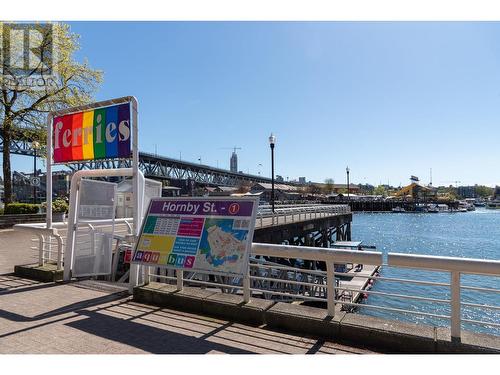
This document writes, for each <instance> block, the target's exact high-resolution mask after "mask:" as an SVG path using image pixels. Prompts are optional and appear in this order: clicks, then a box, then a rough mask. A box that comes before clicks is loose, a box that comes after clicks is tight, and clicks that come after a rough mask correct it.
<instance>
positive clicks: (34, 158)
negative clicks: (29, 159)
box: [31, 141, 40, 204]
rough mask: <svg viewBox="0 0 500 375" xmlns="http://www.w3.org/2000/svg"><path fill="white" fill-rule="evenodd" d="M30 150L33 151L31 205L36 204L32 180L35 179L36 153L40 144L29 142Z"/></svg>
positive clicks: (34, 186)
mask: <svg viewBox="0 0 500 375" xmlns="http://www.w3.org/2000/svg"><path fill="white" fill-rule="evenodd" d="M31 148H32V149H33V204H36V184H35V181H34V179H35V178H36V157H37V155H36V151H37V150H38V149H39V148H40V143H38V142H37V141H33V142H31Z"/></svg>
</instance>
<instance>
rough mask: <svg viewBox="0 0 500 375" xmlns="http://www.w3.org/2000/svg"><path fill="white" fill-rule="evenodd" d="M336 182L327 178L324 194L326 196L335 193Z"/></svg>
mask: <svg viewBox="0 0 500 375" xmlns="http://www.w3.org/2000/svg"><path fill="white" fill-rule="evenodd" d="M334 183H335V181H334V180H333V178H327V179H325V185H324V186H323V193H324V194H331V193H333V184H334Z"/></svg>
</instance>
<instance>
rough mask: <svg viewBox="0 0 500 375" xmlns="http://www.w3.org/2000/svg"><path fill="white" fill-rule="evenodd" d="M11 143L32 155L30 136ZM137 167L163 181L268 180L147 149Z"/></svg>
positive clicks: (83, 165) (102, 165)
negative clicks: (163, 154)
mask: <svg viewBox="0 0 500 375" xmlns="http://www.w3.org/2000/svg"><path fill="white" fill-rule="evenodd" d="M15 138H16V139H15V140H13V141H11V143H10V152H11V154H15V155H24V156H34V150H33V148H32V147H31V142H32V139H30V138H29V137H28V136H21V135H20V136H17V137H15ZM0 151H3V138H2V137H1V136H0ZM131 163H132V161H131V160H126V159H116V160H94V161H88V162H87V161H85V162H79V163H72V164H67V167H68V168H69V169H71V170H72V171H78V170H82V169H110V168H128V167H131ZM139 168H140V169H141V171H142V173H144V176H145V177H148V178H154V179H160V180H161V179H165V180H170V179H174V180H191V181H195V182H197V183H202V184H206V185H211V186H237V185H238V184H240V183H242V182H249V183H259V182H267V183H270V182H271V179H270V178H267V177H263V176H260V175H253V174H246V173H235V172H231V171H228V170H226V169H222V168H215V167H212V166H209V165H205V164H197V163H192V162H188V161H184V160H179V159H174V158H169V157H166V156H160V155H156V154H149V153H146V152H140V153H139Z"/></svg>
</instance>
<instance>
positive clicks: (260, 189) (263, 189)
mask: <svg viewBox="0 0 500 375" xmlns="http://www.w3.org/2000/svg"><path fill="white" fill-rule="evenodd" d="M271 191H272V184H269V183H265V182H260V183H258V184H255V185H253V186H252V188H251V189H250V193H252V194H257V193H261V196H260V200H261V202H270V201H271ZM301 197H302V194H301V192H300V189H299V188H298V187H297V186H292V185H286V184H274V200H275V201H290V200H298V199H300V198H301Z"/></svg>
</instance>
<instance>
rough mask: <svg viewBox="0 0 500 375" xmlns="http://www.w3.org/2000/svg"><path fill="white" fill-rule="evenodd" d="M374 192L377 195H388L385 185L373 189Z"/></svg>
mask: <svg viewBox="0 0 500 375" xmlns="http://www.w3.org/2000/svg"><path fill="white" fill-rule="evenodd" d="M373 194H375V195H383V196H384V197H385V196H387V191H386V189H385V187H384V186H383V185H378V186H377V187H376V188H375V189H373Z"/></svg>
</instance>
